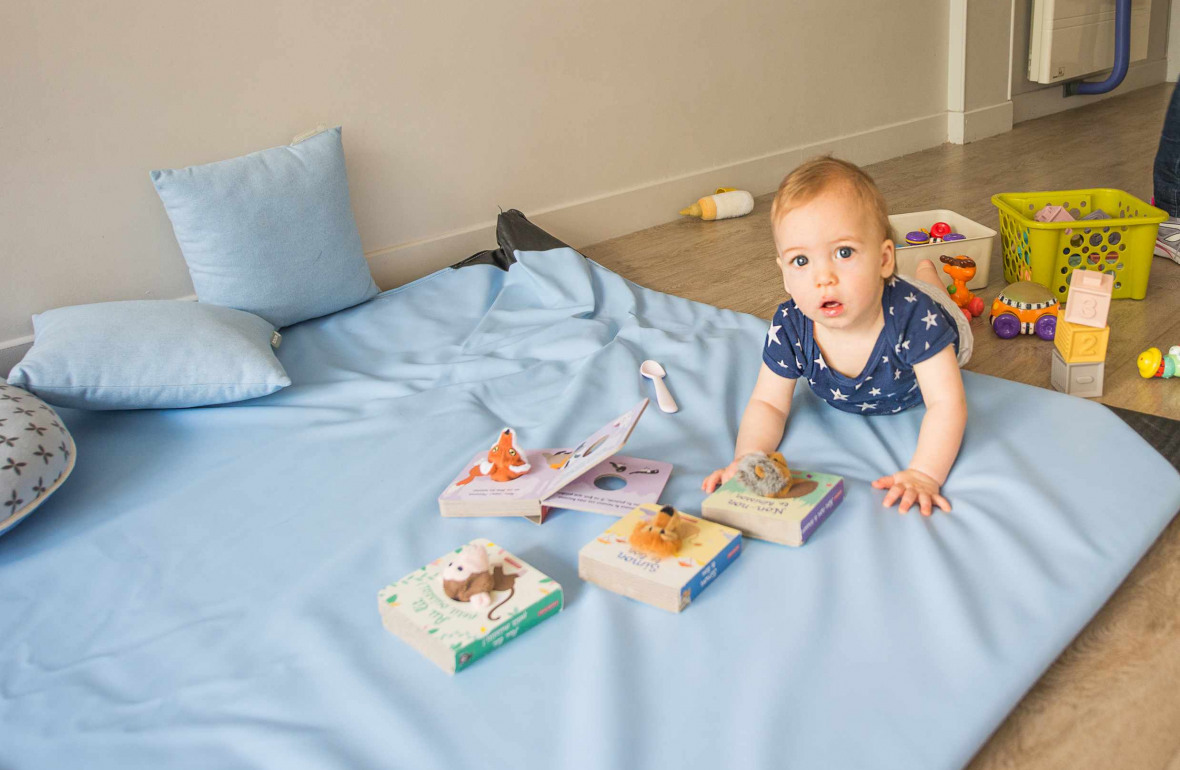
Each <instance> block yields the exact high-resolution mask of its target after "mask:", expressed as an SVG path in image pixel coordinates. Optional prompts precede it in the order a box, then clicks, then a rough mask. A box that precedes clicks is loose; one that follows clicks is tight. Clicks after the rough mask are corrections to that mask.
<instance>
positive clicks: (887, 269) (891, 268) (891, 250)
mask: <svg viewBox="0 0 1180 770" xmlns="http://www.w3.org/2000/svg"><path fill="white" fill-rule="evenodd" d="M896 268H897V251H896V245H895V244H894V243H893V239H892V238H886V239H885V240H884V241H882V242H881V277H882V278H888V277H890V276H891V275H893V274H894V272H896Z"/></svg>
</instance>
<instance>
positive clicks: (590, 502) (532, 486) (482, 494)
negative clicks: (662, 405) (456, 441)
mask: <svg viewBox="0 0 1180 770" xmlns="http://www.w3.org/2000/svg"><path fill="white" fill-rule="evenodd" d="M647 403H648V402H647V399H644V400H643V401H641V402H640V403H639V404H637V405H636V406H635V407H633V408H632V409H630V410H629V411H627V412H626V413H624V414H622V415H620V416H619V417H617V418H616V419H614V420H611V421H610V422H609V423H607V424H606V425H604V426H603V427H601V428H599V429H598V430H597V431H595V432H594V433H593V434H591V435H590V436H588V437H587V438H586V439H585V440H584V441H582V442H581V443H580V444H578V445H577V446H576V447H575V448H573V449H523V448H521V447H520V445H519V444H518V443H517V440H516V432H515V431H514V430H512V429H511V428H505V429H504V430H503V431H501V432H500V434H499V435H498V436H497V439H496V443H495V444H494V445H493V446H492V448H491V449H490V450H487V451H484V452H480V453H479V454H478V455H476V456H475V457H474V458H473V459H472V460H471V462H469V463H467V464H466V465H464V466H463V468H464V470H463V471H462V472H461V473H460V474H459V475H458V476H457V477H456V478H455V480H454V481H452V482H451V483H450V484H448V485H447V488H446V490H444V491H443V493H442V494H441V495H439V498H438V507H439V512H440V513H441V514H442V515H443V516H525V517H528V518H530V519H531V520H533V521H536V522H538V523H540V521H542V520H543V519H544V515H545V512H546V511H547V509H548V508H570V509H573V510H580V511H590V512H593V513H608V514H612V515H615V516H621V515H623V514H624V513H626V512H627V511H630V510H631V509H632V508H634V507H635V506H636V505H638V504H640V503H643V502H654V501H655V500H657V499H658V498H659V496H660V492H662V491H663V489H664V484H666V483H667V481H668V476H669V474H670V473H671V470H672V466H671V464H669V463H661V462H656V461H653V460H640V459H637V458H633V457H618V456H616V455H615V452H618V451H619V450H620V449H622V447H623V445H624V444H625V443H626V442H627V439H628V438H629V437H630V436H631V432H632V431H633V430H634V429H635V425H636V423H637V422H638V421H639V418H640V416H642V414H643V410H644V409H646V408H647Z"/></svg>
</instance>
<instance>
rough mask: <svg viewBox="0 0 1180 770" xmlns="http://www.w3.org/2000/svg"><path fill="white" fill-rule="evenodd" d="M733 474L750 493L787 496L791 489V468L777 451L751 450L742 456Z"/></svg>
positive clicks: (763, 495)
mask: <svg viewBox="0 0 1180 770" xmlns="http://www.w3.org/2000/svg"><path fill="white" fill-rule="evenodd" d="M734 475H735V476H736V477H737V480H738V481H739V482H741V485H742V486H743V487H745V488H746V489H747V490H749V491H750V493H751V494H755V495H760V496H762V497H787V496H788V493H789V492H790V491H791V469H790V468H788V467H787V461H786V460H785V459H784V458H783V456H782V454H781V453H779V452H771V453H770V454H769V455H767V454H763V453H762V452H751V453H750V454H748V455H746V456H745V457H743V458H742V461H741V463H739V464H738V469H737V473H736V474H734Z"/></svg>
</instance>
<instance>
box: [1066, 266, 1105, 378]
mask: <svg viewBox="0 0 1180 770" xmlns="http://www.w3.org/2000/svg"><path fill="white" fill-rule="evenodd" d="M1112 291H1114V276H1113V275H1111V274H1110V273H1100V272H1098V271H1097V270H1074V271H1073V272H1072V273H1070V275H1069V298H1068V300H1067V301H1066V303H1065V320H1066V321H1069V322H1070V323H1072V324H1081V325H1083V326H1093V327H1095V328H1097V329H1101V328H1102V327H1104V326H1106V316H1107V314H1108V313H1109V312H1110V294H1111V292H1112ZM1062 352H1064V351H1062ZM1066 358H1069V356H1068V355H1067V356H1066Z"/></svg>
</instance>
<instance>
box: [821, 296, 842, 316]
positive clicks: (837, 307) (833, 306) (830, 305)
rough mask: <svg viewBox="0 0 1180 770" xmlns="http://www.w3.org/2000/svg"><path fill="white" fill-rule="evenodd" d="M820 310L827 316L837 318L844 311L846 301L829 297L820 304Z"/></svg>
mask: <svg viewBox="0 0 1180 770" xmlns="http://www.w3.org/2000/svg"><path fill="white" fill-rule="evenodd" d="M819 311H820V312H821V313H823V314H824V316H825V317H827V318H835V317H836V316H838V315H840V314H841V313H843V312H844V303H843V302H840V301H839V300H835V299H829V300H827V301H826V302H823V303H821V304H820V306H819Z"/></svg>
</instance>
